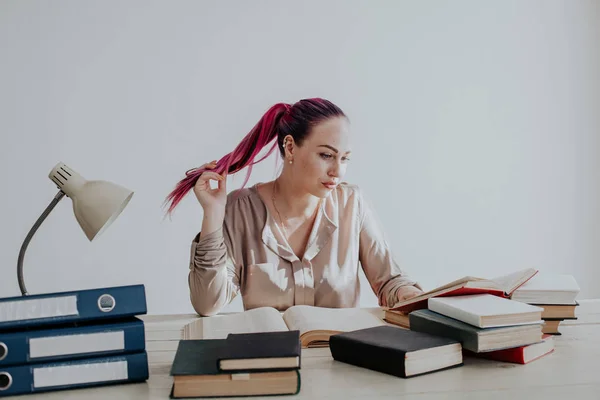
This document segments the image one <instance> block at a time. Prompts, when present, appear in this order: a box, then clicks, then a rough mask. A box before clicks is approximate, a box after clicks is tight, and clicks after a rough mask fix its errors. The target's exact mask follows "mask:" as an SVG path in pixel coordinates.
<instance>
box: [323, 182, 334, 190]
mask: <svg viewBox="0 0 600 400" xmlns="http://www.w3.org/2000/svg"><path fill="white" fill-rule="evenodd" d="M323 186H325V187H326V188H327V189H335V187H336V186H337V183H335V182H323Z"/></svg>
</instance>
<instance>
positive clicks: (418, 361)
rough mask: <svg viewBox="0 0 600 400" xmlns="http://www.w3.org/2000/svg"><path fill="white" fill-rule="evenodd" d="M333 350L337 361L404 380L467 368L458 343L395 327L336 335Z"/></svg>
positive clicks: (331, 347) (333, 337) (382, 327)
mask: <svg viewBox="0 0 600 400" xmlns="http://www.w3.org/2000/svg"><path fill="white" fill-rule="evenodd" d="M329 349H330V350H331V355H332V356H333V358H334V359H335V360H337V361H341V362H345V363H347V364H352V365H355V366H357V367H362V368H368V369H371V370H374V371H378V372H383V373H386V374H390V375H394V376H398V377H401V378H409V377H412V376H417V375H423V374H426V373H431V372H434V371H441V370H444V369H448V368H454V367H458V366H461V365H463V358H462V347H461V345H460V343H459V342H458V341H457V340H453V339H448V338H445V337H440V336H434V335H430V334H427V333H421V332H414V331H410V330H407V329H402V328H397V327H393V326H377V327H374V328H367V329H361V330H357V331H353V332H344V333H340V334H337V335H333V336H331V337H330V338H329Z"/></svg>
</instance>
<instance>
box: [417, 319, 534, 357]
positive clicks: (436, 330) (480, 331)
mask: <svg viewBox="0 0 600 400" xmlns="http://www.w3.org/2000/svg"><path fill="white" fill-rule="evenodd" d="M408 319H409V324H410V329H411V330H412V331H416V332H423V333H429V334H432V335H437V336H443V337H447V338H450V339H454V340H458V341H459V342H460V343H461V344H462V347H463V348H465V349H467V350H470V351H472V352H474V353H481V352H486V351H494V350H502V349H508V348H512V347H519V346H525V345H529V344H533V343H538V342H541V340H542V326H541V324H531V325H516V326H506V327H499V328H478V327H476V326H473V325H470V324H467V323H464V322H462V321H459V320H457V319H454V318H450V317H447V316H445V315H442V314H438V313H436V312H434V311H431V310H417V311H413V312H411V313H410V314H409V315H408Z"/></svg>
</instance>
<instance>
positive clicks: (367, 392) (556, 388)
mask: <svg viewBox="0 0 600 400" xmlns="http://www.w3.org/2000/svg"><path fill="white" fill-rule="evenodd" d="M577 317H578V319H577V320H573V321H564V322H563V323H561V325H560V328H559V330H560V331H561V332H562V335H561V336H555V337H554V339H555V351H554V353H552V354H550V355H548V356H546V357H544V358H541V359H539V360H537V361H534V362H532V363H530V364H528V365H518V364H509V363H501V362H496V361H490V360H483V359H476V358H471V357H465V359H464V366H462V367H459V368H454V369H450V370H446V371H440V372H435V373H431V374H427V375H422V376H417V377H413V378H410V379H402V378H397V377H394V376H391V375H386V374H383V373H379V372H375V371H371V370H368V369H364V368H359V367H355V366H352V365H349V364H345V363H342V362H338V361H335V360H333V358H332V357H331V353H330V352H329V348H318V349H303V350H302V369H301V370H300V374H301V382H302V384H301V389H300V393H298V394H297V395H295V396H293V397H290V396H285V397H282V398H288V399H290V398H294V397H296V398H301V399H318V398H325V396H327V397H330V398H333V399H344V400H347V399H365V398H368V399H391V398H394V399H398V398H401V399H409V400H417V399H419V400H433V399H435V400H441V399H480V398H484V397H485V399H486V400H494V399H502V400H507V399H508V400H513V399H521V398H523V399H527V400H535V399H544V400H547V399H555V398H556V399H559V398H560V399H567V398H568V399H577V400H580V399H594V400H598V399H600V373H599V372H598V370H597V368H598V365H599V364H600V361H599V360H600V339H599V338H600V299H598V300H581V301H580V306H579V307H577ZM140 318H141V319H143V320H144V323H145V330H146V350H147V352H148V362H149V366H150V378H149V379H148V381H147V382H143V383H133V384H124V385H113V386H104V387H97V388H86V389H75V390H63V391H56V392H47V393H40V394H35V395H26V396H14V397H7V398H11V399H13V398H14V399H17V398H21V397H22V398H23V399H27V400H37V399H38V398H39V399H42V398H43V399H48V400H52V399H57V400H58V399H61V400H71V399H82V398H84V399H86V400H96V399H97V400H100V399H102V400H105V399H110V400H120V399H149V400H158V399H168V398H169V393H170V391H171V385H172V378H171V377H170V376H169V371H170V369H171V363H172V362H173V358H174V356H175V351H176V349H177V345H178V342H179V340H180V338H181V333H182V328H183V326H184V325H185V324H187V323H188V322H190V321H193V320H194V319H196V318H197V316H195V315H189V314H187V315H146V316H142V317H140ZM260 398H261V397H255V399H260ZM264 398H265V399H269V400H273V399H274V398H277V397H273V396H269V397H264Z"/></svg>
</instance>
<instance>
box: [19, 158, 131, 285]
mask: <svg viewBox="0 0 600 400" xmlns="http://www.w3.org/2000/svg"><path fill="white" fill-rule="evenodd" d="M48 177H49V178H50V180H51V181H52V182H54V183H55V184H56V186H57V187H58V193H57V194H56V196H54V199H53V200H52V201H51V202H50V205H49V206H48V207H47V208H46V210H44V212H43V213H42V215H41V216H40V217H39V218H38V220H37V221H36V222H35V224H34V225H33V227H32V228H31V230H30V231H29V233H28V234H27V237H26V238H25V241H24V242H23V245H22V246H21V251H20V252H19V260H18V262H17V277H18V279H19V287H20V289H21V294H22V295H23V296H26V295H27V294H28V293H27V289H26V288H25V282H24V280H23V259H24V257H25V250H27V246H28V245H29V242H30V241H31V238H32V237H33V235H34V234H35V232H36V231H37V230H38V228H39V227H40V225H41V224H42V222H44V220H45V219H46V217H47V216H48V214H50V212H51V211H52V210H53V209H54V207H56V205H57V204H58V202H59V201H60V200H61V199H62V198H63V197H64V196H67V197H70V198H71V200H72V201H73V212H74V213H75V218H76V219H77V222H78V223H79V225H80V226H81V229H83V232H84V233H85V235H86V236H87V238H88V239H89V240H90V242H91V241H92V240H94V238H95V237H97V236H98V235H100V234H101V233H102V232H103V231H104V230H105V229H106V228H107V227H108V226H109V225H110V224H111V223H112V222H113V221H114V220H115V219H116V218H117V217H118V216H119V214H121V211H123V209H124V208H125V207H126V206H127V203H129V200H131V196H133V192H132V191H131V190H129V189H126V188H124V187H122V186H119V185H116V184H114V183H111V182H106V181H88V180H86V179H85V178H83V177H82V176H81V175H79V174H78V173H77V172H75V171H73V170H72V169H71V168H69V167H68V166H66V165H65V164H64V163H62V162H60V163H58V164H56V166H55V167H54V168H53V169H52V171H50V174H49V175H48Z"/></svg>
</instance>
